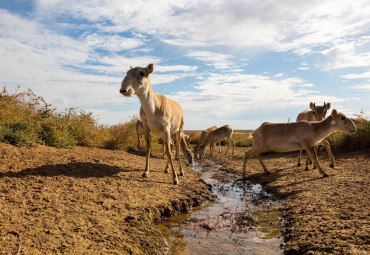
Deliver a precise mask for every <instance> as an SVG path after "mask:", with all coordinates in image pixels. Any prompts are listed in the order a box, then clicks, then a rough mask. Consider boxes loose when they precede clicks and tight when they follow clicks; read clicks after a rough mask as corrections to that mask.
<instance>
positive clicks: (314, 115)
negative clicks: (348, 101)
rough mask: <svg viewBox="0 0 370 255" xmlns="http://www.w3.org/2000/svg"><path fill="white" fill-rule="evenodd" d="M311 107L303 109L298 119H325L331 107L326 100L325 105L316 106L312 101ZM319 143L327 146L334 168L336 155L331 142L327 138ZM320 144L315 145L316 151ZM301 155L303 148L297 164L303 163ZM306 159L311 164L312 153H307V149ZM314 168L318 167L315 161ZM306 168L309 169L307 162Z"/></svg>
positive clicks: (309, 120) (331, 165)
mask: <svg viewBox="0 0 370 255" xmlns="http://www.w3.org/2000/svg"><path fill="white" fill-rule="evenodd" d="M310 108H311V111H307V110H306V111H303V112H301V113H300V114H298V117H297V121H308V122H312V121H321V120H323V119H325V116H326V112H327V111H328V110H329V109H330V103H327V104H325V102H324V105H323V106H316V105H315V103H312V102H311V103H310ZM318 145H324V146H325V148H326V151H327V152H328V156H329V159H330V162H331V164H330V167H332V168H334V157H333V154H332V152H331V150H330V145H329V142H328V141H327V140H323V141H321V143H320V144H318ZM318 145H317V146H315V147H314V150H315V153H316V152H317V148H318ZM301 157H302V150H299V156H298V163H297V166H300V165H301ZM306 160H307V161H308V163H309V164H310V162H311V158H310V154H309V153H307V151H306ZM313 168H314V169H315V168H316V164H315V162H314V167H313ZM305 169H306V170H308V164H306V168H305Z"/></svg>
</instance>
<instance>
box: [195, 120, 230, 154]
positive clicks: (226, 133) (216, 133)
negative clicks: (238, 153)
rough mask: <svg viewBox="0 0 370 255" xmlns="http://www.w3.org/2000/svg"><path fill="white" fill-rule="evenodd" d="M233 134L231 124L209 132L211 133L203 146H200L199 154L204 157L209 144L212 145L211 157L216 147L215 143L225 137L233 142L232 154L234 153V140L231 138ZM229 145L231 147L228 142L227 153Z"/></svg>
mask: <svg viewBox="0 0 370 255" xmlns="http://www.w3.org/2000/svg"><path fill="white" fill-rule="evenodd" d="M232 134H233V129H232V128H231V127H230V126H229V125H225V126H222V127H219V128H217V129H215V130H213V131H211V132H209V134H208V135H207V138H206V140H205V141H204V143H203V144H202V146H201V147H200V148H199V156H200V157H201V158H202V157H203V156H204V152H205V150H206V148H207V146H208V145H210V151H211V157H212V151H213V148H214V144H215V143H217V142H221V141H223V140H225V139H227V140H229V142H231V145H232V146H233V152H232V155H234V141H233V139H232V138H231V136H232ZM229 147H230V144H229V143H228V144H227V149H226V152H225V155H226V154H227V152H228V150H229Z"/></svg>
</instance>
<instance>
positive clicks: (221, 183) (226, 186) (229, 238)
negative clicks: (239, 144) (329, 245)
mask: <svg viewBox="0 0 370 255" xmlns="http://www.w3.org/2000/svg"><path fill="white" fill-rule="evenodd" d="M219 168H220V166H219V165H217V164H215V163H214V162H213V161H210V160H202V161H201V162H200V163H196V164H195V165H194V166H193V169H195V170H197V171H199V172H200V173H201V177H202V179H203V180H204V181H205V182H207V183H208V184H210V185H212V191H213V193H214V194H216V195H217V196H218V200H216V201H215V202H212V203H209V204H207V205H205V206H202V207H199V208H194V209H193V210H192V211H191V212H189V213H186V214H180V215H176V216H173V217H169V218H167V219H165V220H163V221H160V222H158V223H157V226H158V228H159V230H160V232H161V233H162V235H163V236H164V237H165V239H166V241H167V244H168V251H167V254H282V253H283V251H282V249H281V248H280V244H281V243H282V242H283V239H282V237H281V230H282V223H281V218H282V214H281V212H280V210H279V208H280V202H279V200H278V199H276V198H275V197H274V196H273V195H271V194H268V193H267V192H266V191H264V190H263V188H262V186H261V185H259V184H253V183H251V182H245V181H241V180H238V179H236V177H235V176H234V175H232V174H229V173H226V172H225V171H221V170H219Z"/></svg>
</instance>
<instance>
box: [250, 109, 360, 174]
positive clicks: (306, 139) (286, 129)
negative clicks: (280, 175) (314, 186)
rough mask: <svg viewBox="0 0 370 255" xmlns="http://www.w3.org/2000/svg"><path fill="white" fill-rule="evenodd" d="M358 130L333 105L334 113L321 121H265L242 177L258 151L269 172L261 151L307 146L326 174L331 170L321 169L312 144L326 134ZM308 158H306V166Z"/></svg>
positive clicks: (256, 133) (281, 150) (255, 138)
mask: <svg viewBox="0 0 370 255" xmlns="http://www.w3.org/2000/svg"><path fill="white" fill-rule="evenodd" d="M339 130H341V131H344V132H346V133H355V132H356V126H355V124H354V123H353V122H352V120H350V119H349V118H347V117H346V116H345V115H344V114H343V113H338V112H337V111H336V110H335V109H333V111H332V113H331V115H330V116H329V117H327V118H326V119H324V120H322V121H318V122H307V121H300V122H291V123H268V122H265V123H263V124H262V125H261V126H260V127H259V128H257V129H256V130H255V131H254V132H253V133H252V136H253V146H252V148H251V149H250V150H249V151H247V152H246V153H245V156H244V162H243V178H245V168H246V165H247V158H248V157H249V156H250V155H253V154H255V155H256V156H257V159H258V161H259V162H260V164H261V165H262V167H263V170H264V172H265V173H270V172H269V171H268V170H267V168H266V167H265V165H264V164H263V162H262V159H261V153H262V152H267V151H276V152H289V151H296V150H301V149H305V150H306V151H307V152H308V153H309V154H310V155H311V157H312V158H313V160H314V162H316V165H317V167H318V169H319V171H320V173H321V174H322V175H323V176H324V177H327V176H328V174H327V173H326V172H325V171H324V170H322V168H321V166H320V164H319V162H318V160H317V155H316V153H315V151H314V149H313V148H312V147H314V146H315V145H317V144H319V143H320V142H321V141H322V140H324V139H325V138H326V137H327V136H329V135H330V134H331V133H333V132H335V131H339ZM307 164H308V162H307V161H306V166H307Z"/></svg>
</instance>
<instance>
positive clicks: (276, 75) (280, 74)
mask: <svg viewBox="0 0 370 255" xmlns="http://www.w3.org/2000/svg"><path fill="white" fill-rule="evenodd" d="M283 76H284V74H283V73H278V74H275V77H277V78H279V77H283Z"/></svg>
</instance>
